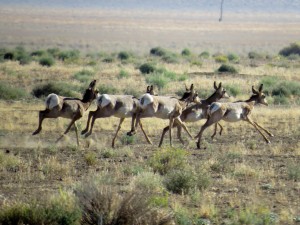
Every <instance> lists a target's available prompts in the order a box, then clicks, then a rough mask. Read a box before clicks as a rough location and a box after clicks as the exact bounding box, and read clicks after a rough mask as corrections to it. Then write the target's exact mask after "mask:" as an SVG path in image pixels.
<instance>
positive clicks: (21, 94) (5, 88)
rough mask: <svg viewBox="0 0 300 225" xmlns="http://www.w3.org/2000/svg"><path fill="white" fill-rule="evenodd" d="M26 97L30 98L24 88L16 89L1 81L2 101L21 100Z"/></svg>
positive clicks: (0, 95) (0, 96)
mask: <svg viewBox="0 0 300 225" xmlns="http://www.w3.org/2000/svg"><path fill="white" fill-rule="evenodd" d="M26 97H28V93H27V92H26V91H25V90H23V89H22V88H16V87H13V86H11V85H9V84H7V83H6V82H3V81H0V99H3V100H20V99H24V98H26Z"/></svg>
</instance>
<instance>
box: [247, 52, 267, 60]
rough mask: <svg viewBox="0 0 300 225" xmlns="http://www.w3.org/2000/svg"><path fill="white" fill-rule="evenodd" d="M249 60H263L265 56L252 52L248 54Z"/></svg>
mask: <svg viewBox="0 0 300 225" xmlns="http://www.w3.org/2000/svg"><path fill="white" fill-rule="evenodd" d="M248 58H249V59H263V58H264V56H263V55H262V54H260V53H257V52H253V51H251V52H249V53H248Z"/></svg>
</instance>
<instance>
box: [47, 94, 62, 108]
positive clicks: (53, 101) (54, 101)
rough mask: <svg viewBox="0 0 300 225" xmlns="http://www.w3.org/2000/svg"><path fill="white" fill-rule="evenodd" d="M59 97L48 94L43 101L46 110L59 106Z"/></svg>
mask: <svg viewBox="0 0 300 225" xmlns="http://www.w3.org/2000/svg"><path fill="white" fill-rule="evenodd" d="M59 103H60V102H59V97H58V95H57V94H53V93H52V94H50V95H48V97H47V98H46V100H45V104H46V108H47V109H53V108H54V107H55V106H58V105H59Z"/></svg>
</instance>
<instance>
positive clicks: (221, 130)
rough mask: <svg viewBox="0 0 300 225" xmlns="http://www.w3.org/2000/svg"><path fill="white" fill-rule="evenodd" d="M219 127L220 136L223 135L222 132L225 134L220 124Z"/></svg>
mask: <svg viewBox="0 0 300 225" xmlns="http://www.w3.org/2000/svg"><path fill="white" fill-rule="evenodd" d="M218 125H219V127H220V133H219V134H220V136H221V135H222V132H223V126H222V125H221V124H220V123H218Z"/></svg>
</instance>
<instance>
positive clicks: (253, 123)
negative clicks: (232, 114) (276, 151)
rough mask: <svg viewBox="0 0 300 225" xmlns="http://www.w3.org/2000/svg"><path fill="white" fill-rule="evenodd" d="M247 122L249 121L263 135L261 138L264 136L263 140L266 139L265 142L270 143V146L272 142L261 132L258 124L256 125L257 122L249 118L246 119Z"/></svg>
mask: <svg viewBox="0 0 300 225" xmlns="http://www.w3.org/2000/svg"><path fill="white" fill-rule="evenodd" d="M245 120H246V121H247V122H249V123H250V124H251V125H252V126H253V127H254V128H255V129H256V130H257V131H258V132H259V133H260V134H261V136H263V138H264V139H265V141H266V142H267V143H268V144H270V143H271V142H270V140H269V139H268V138H267V137H266V136H265V135H264V134H263V132H261V131H260V130H259V129H258V127H257V126H256V124H255V122H253V121H252V119H251V118H249V117H248V116H247V117H246V118H245Z"/></svg>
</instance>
